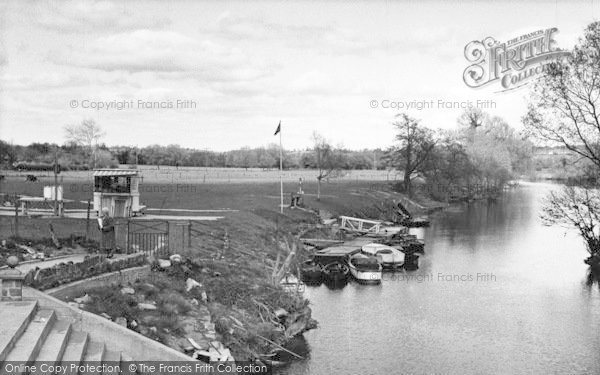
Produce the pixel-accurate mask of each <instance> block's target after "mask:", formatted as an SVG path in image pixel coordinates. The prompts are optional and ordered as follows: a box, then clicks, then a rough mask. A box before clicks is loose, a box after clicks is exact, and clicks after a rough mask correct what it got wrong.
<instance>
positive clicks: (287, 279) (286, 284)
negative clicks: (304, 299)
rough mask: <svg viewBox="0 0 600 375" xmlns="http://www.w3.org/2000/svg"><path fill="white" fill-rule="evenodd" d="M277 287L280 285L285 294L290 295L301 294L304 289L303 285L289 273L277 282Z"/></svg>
mask: <svg viewBox="0 0 600 375" xmlns="http://www.w3.org/2000/svg"><path fill="white" fill-rule="evenodd" d="M279 285H281V286H282V287H283V289H285V291H286V292H290V293H295V292H303V291H304V287H305V285H304V283H303V282H302V281H300V280H299V279H298V278H297V277H296V276H294V275H293V274H291V273H286V274H285V276H284V277H283V278H282V279H281V281H280V282H279Z"/></svg>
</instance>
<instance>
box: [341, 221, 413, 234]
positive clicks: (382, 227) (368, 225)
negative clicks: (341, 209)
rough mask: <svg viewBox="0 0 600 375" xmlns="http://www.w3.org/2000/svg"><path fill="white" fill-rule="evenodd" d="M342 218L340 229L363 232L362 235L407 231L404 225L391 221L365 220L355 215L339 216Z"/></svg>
mask: <svg viewBox="0 0 600 375" xmlns="http://www.w3.org/2000/svg"><path fill="white" fill-rule="evenodd" d="M340 219H341V220H342V222H341V224H340V229H342V230H345V231H348V232H353V233H358V234H363V235H383V236H386V235H391V234H397V233H408V227H406V226H393V224H392V223H389V222H384V221H380V220H367V219H360V218H357V217H350V216H340Z"/></svg>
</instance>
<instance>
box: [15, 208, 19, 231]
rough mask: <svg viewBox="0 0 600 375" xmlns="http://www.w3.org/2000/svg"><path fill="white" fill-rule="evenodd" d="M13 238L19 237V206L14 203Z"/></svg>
mask: <svg viewBox="0 0 600 375" xmlns="http://www.w3.org/2000/svg"><path fill="white" fill-rule="evenodd" d="M15 237H19V206H18V205H17V202H16V201H15Z"/></svg>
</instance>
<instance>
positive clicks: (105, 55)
mask: <svg viewBox="0 0 600 375" xmlns="http://www.w3.org/2000/svg"><path fill="white" fill-rule="evenodd" d="M52 55H54V57H52V58H51V59H52V60H53V61H54V62H55V63H59V64H63V65H71V66H77V67H83V68H91V69H98V70H103V71H125V72H129V73H138V72H157V73H163V74H167V75H169V76H170V78H190V77H191V78H196V79H201V80H203V81H207V82H223V81H239V80H253V79H257V78H259V77H261V76H263V75H264V72H265V71H266V69H265V67H264V66H259V65H260V63H259V62H257V61H254V60H253V59H250V58H249V57H248V56H247V55H246V54H245V53H244V52H243V51H242V50H240V49H239V48H236V47H227V46H225V45H223V44H219V43H215V42H212V41H209V40H197V39H194V38H191V37H189V36H186V35H184V34H181V33H179V32H175V31H165V30H160V31H159V30H147V29H144V30H135V31H131V32H124V33H117V34H112V35H110V36H106V37H99V38H97V39H95V40H94V41H91V42H90V43H88V44H87V45H86V46H85V47H83V48H73V47H72V48H68V49H62V50H60V51H56V52H55V53H53V54H52Z"/></svg>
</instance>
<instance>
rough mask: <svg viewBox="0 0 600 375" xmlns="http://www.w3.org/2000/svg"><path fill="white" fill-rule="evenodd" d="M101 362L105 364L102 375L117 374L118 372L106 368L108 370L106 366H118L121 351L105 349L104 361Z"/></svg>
mask: <svg viewBox="0 0 600 375" xmlns="http://www.w3.org/2000/svg"><path fill="white" fill-rule="evenodd" d="M102 363H103V364H105V365H107V369H106V371H104V372H103V373H102V375H117V374H118V373H119V372H118V371H108V370H110V368H108V366H112V367H113V369H115V368H114V367H115V366H120V365H121V353H120V352H115V351H112V350H107V351H106V353H104V361H103V362H102Z"/></svg>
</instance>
